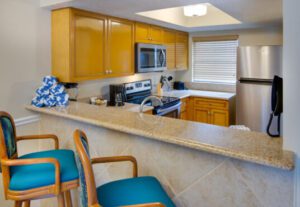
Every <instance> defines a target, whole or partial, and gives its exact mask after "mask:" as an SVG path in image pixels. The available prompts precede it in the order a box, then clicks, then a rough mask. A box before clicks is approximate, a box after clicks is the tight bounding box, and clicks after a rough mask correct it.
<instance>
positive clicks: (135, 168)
mask: <svg viewBox="0 0 300 207" xmlns="http://www.w3.org/2000/svg"><path fill="white" fill-rule="evenodd" d="M127 161H130V162H132V164H133V177H137V176H138V166H137V161H136V159H135V158H134V157H133V156H114V157H97V158H93V159H92V164H99V163H110V162H127Z"/></svg>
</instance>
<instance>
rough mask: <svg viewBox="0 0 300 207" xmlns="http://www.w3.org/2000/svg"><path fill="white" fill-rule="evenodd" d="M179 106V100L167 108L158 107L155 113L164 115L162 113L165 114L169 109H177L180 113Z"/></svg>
mask: <svg viewBox="0 0 300 207" xmlns="http://www.w3.org/2000/svg"><path fill="white" fill-rule="evenodd" d="M180 106H181V102H179V103H178V104H176V105H174V106H171V107H168V108H165V109H159V110H157V115H160V116H161V115H164V114H167V113H169V112H171V111H174V110H175V109H177V111H178V115H179V114H180V108H181V107H180Z"/></svg>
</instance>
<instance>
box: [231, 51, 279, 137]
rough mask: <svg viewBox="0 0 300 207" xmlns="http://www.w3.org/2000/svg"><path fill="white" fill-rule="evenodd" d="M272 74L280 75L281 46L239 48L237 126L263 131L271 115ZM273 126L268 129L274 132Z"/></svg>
mask: <svg viewBox="0 0 300 207" xmlns="http://www.w3.org/2000/svg"><path fill="white" fill-rule="evenodd" d="M274 75H278V76H281V75H282V47H281V46H245V47H239V48H238V61H237V78H238V82H237V92H236V93H237V100H236V104H237V114H236V117H237V124H239V125H245V126H247V127H249V128H250V129H251V130H253V131H261V132H266V128H267V125H268V120H269V115H270V112H271V85H272V79H273V77H274ZM275 128H276V124H273V125H272V126H271V131H274V130H275Z"/></svg>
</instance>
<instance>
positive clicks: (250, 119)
mask: <svg viewBox="0 0 300 207" xmlns="http://www.w3.org/2000/svg"><path fill="white" fill-rule="evenodd" d="M271 88H272V86H271V85H270V84H257V83H240V82H239V83H238V84H237V91H236V93H237V97H236V98H237V100H236V105H237V110H236V119H237V120H236V121H237V124H239V125H245V126H247V127H249V128H250V129H251V130H253V131H259V132H264V133H266V128H267V125H268V121H269V116H270V112H271ZM276 124H277V118H274V120H273V123H272V126H271V132H275V133H276V132H277V131H276V130H277V129H276V127H277V126H276Z"/></svg>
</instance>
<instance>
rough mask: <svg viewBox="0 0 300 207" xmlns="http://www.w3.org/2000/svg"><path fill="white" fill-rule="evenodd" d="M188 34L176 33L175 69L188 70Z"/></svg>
mask: <svg viewBox="0 0 300 207" xmlns="http://www.w3.org/2000/svg"><path fill="white" fill-rule="evenodd" d="M188 48H189V46H188V34H187V33H183V32H177V33H176V69H188Z"/></svg>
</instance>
